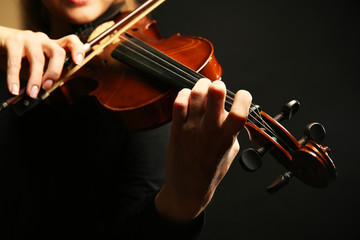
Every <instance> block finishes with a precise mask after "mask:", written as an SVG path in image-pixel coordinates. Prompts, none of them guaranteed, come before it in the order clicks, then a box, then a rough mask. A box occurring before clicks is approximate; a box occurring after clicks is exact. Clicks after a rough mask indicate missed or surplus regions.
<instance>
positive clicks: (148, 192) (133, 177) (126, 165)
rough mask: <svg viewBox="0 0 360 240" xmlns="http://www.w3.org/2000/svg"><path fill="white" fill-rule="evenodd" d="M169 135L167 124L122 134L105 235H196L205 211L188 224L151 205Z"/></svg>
mask: <svg viewBox="0 0 360 240" xmlns="http://www.w3.org/2000/svg"><path fill="white" fill-rule="evenodd" d="M168 135H169V124H168V125H165V126H163V127H160V128H157V129H153V130H148V131H143V132H135V133H127V134H126V136H125V137H124V138H123V143H122V144H121V146H122V147H121V151H119V157H120V159H121V160H120V161H118V163H117V165H116V166H115V167H114V168H113V169H112V174H111V175H112V178H111V183H110V184H109V186H111V187H110V188H109V191H108V194H109V195H108V197H107V201H106V202H107V207H106V212H105V213H106V214H105V221H104V222H105V225H104V228H105V235H106V236H107V237H106V239H145V238H150V239H184V240H185V239H197V238H198V236H199V234H200V232H201V229H202V227H203V224H204V214H201V215H199V216H198V218H196V219H195V220H194V221H192V222H191V223H189V224H178V223H175V222H172V221H170V220H168V219H165V218H164V217H162V216H160V215H159V214H158V213H157V211H156V209H155V206H154V199H155V196H156V194H157V192H158V190H159V189H160V188H161V186H162V185H163V183H164V179H165V158H166V150H167V142H168Z"/></svg>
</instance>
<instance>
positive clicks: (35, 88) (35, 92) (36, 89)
mask: <svg viewBox="0 0 360 240" xmlns="http://www.w3.org/2000/svg"><path fill="white" fill-rule="evenodd" d="M38 93H39V87H38V86H37V85H34V86H33V87H32V88H31V91H30V97H32V98H34V99H36V98H37V95H38Z"/></svg>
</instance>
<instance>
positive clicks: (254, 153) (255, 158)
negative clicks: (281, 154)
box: [239, 146, 267, 172]
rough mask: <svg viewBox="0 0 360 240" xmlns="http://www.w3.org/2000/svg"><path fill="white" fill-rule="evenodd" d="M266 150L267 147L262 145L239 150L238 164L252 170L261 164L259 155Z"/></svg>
mask: <svg viewBox="0 0 360 240" xmlns="http://www.w3.org/2000/svg"><path fill="white" fill-rule="evenodd" d="M266 151H267V147H266V146H263V147H260V148H258V149H253V148H247V149H245V150H244V151H242V152H241V154H240V158H239V162H240V165H241V166H242V167H243V168H244V169H245V170H246V171H249V172H254V171H256V170H258V169H259V168H260V167H261V166H262V159H261V157H262V156H263V155H264V153H265V152H266Z"/></svg>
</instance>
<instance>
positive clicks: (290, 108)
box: [274, 100, 300, 122]
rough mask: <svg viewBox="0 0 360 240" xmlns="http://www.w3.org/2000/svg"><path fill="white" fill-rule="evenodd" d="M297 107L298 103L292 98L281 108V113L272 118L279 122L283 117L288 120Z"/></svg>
mask: <svg viewBox="0 0 360 240" xmlns="http://www.w3.org/2000/svg"><path fill="white" fill-rule="evenodd" d="M299 108H300V103H299V102H298V101H297V100H292V101H290V102H288V103H287V104H285V105H284V106H283V107H282V108H281V113H279V114H278V115H276V116H275V117H274V119H275V120H276V121H277V122H281V121H282V120H284V119H286V120H290V119H291V118H292V116H293V115H294V114H295V113H296V112H297V111H298V110H299Z"/></svg>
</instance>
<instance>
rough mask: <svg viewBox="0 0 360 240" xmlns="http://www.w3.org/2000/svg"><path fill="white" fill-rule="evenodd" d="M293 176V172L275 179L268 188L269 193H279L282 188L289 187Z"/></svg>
mask: <svg viewBox="0 0 360 240" xmlns="http://www.w3.org/2000/svg"><path fill="white" fill-rule="evenodd" d="M292 176H293V173H292V172H291V171H289V172H286V173H284V174H281V175H279V176H278V177H276V178H275V179H274V181H273V182H272V183H271V184H270V185H269V186H268V187H267V188H266V190H267V191H268V193H270V194H273V193H276V192H277V191H279V190H280V189H281V188H283V187H285V186H286V185H288V183H289V182H290V180H291V178H292Z"/></svg>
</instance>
